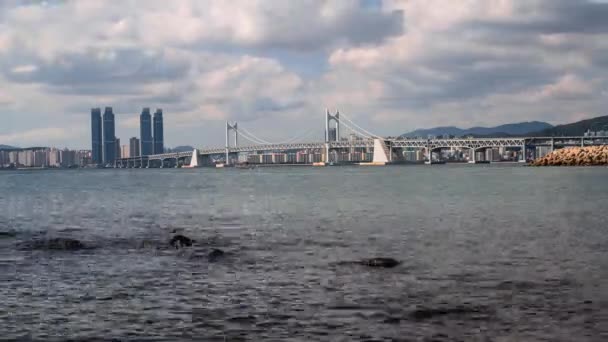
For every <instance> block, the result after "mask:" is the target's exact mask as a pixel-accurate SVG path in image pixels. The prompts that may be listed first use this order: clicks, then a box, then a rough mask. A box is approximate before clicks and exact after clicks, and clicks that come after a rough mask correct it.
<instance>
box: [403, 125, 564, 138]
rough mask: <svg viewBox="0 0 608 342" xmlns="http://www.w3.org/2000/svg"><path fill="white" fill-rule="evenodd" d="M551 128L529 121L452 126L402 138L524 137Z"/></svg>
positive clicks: (426, 130)
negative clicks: (461, 126)
mask: <svg viewBox="0 0 608 342" xmlns="http://www.w3.org/2000/svg"><path fill="white" fill-rule="evenodd" d="M552 127H553V126H552V125H551V124H548V123H546V122H540V121H531V122H520V123H514V124H506V125H500V126H496V127H471V128H466V129H462V128H458V127H454V126H446V127H435V128H429V129H417V130H415V131H412V132H409V133H405V134H403V135H402V137H407V138H413V137H427V136H428V135H435V136H442V135H444V134H448V135H453V136H456V137H460V136H464V135H475V136H515V135H525V134H528V133H530V132H538V131H542V130H546V129H550V128H552Z"/></svg>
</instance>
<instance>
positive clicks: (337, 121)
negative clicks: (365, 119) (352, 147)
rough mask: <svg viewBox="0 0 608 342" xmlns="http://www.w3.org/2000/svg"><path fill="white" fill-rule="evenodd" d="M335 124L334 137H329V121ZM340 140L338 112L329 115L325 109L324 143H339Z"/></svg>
mask: <svg viewBox="0 0 608 342" xmlns="http://www.w3.org/2000/svg"><path fill="white" fill-rule="evenodd" d="M332 120H333V121H334V122H335V123H336V136H335V137H333V136H330V134H329V132H330V128H329V124H330V122H331V121H332ZM339 140H340V112H339V111H336V114H333V115H332V114H331V113H330V112H329V110H328V109H325V142H326V143H328V142H330V141H339Z"/></svg>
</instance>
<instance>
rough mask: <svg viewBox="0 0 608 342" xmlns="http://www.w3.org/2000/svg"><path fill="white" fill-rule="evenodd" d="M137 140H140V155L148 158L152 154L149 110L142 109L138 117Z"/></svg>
mask: <svg viewBox="0 0 608 342" xmlns="http://www.w3.org/2000/svg"><path fill="white" fill-rule="evenodd" d="M139 138H140V139H141V150H140V151H141V155H142V156H149V155H151V154H153V153H154V148H153V146H152V143H153V141H152V117H151V116H150V108H144V109H143V110H142V111H141V115H140V116H139Z"/></svg>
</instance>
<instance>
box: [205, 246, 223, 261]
mask: <svg viewBox="0 0 608 342" xmlns="http://www.w3.org/2000/svg"><path fill="white" fill-rule="evenodd" d="M225 254H226V253H225V252H224V251H223V250H221V249H217V248H214V249H213V250H212V251H211V252H210V253H209V255H207V258H208V259H209V261H210V262H214V261H217V259H219V258H221V257H223V256H224V255H225Z"/></svg>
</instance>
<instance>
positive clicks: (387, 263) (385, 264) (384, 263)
mask: <svg viewBox="0 0 608 342" xmlns="http://www.w3.org/2000/svg"><path fill="white" fill-rule="evenodd" d="M399 264H401V261H398V260H395V259H393V258H371V259H363V260H357V261H341V262H338V263H337V265H363V266H369V267H382V268H392V267H395V266H397V265H399Z"/></svg>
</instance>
